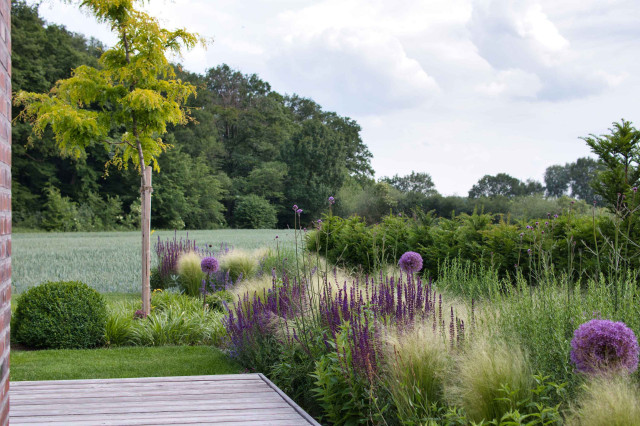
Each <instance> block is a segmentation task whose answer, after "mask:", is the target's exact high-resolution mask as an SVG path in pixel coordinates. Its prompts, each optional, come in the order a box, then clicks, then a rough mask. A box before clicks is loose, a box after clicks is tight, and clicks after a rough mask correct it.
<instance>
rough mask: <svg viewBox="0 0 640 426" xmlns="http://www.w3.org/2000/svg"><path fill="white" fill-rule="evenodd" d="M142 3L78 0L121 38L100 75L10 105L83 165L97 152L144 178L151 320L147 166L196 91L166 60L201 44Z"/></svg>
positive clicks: (81, 74) (22, 96)
mask: <svg viewBox="0 0 640 426" xmlns="http://www.w3.org/2000/svg"><path fill="white" fill-rule="evenodd" d="M138 3H143V0H81V1H79V4H80V6H81V7H82V8H84V9H86V10H88V11H89V12H90V13H91V14H93V15H94V16H95V17H96V18H97V19H98V20H99V21H100V22H104V23H107V24H108V25H109V26H110V27H111V29H112V31H114V32H115V33H116V34H117V35H118V42H117V43H116V45H115V46H114V47H112V48H111V49H108V50H107V51H105V52H104V53H103V54H102V56H101V57H100V65H101V66H100V67H99V68H94V67H90V66H85V65H83V66H79V67H77V68H76V69H75V70H74V71H73V74H72V76H71V77H70V78H68V79H66V80H60V81H58V82H57V83H56V85H55V87H54V88H53V89H52V90H51V91H50V92H49V93H47V94H39V93H27V92H19V93H18V94H17V95H16V96H15V98H14V102H15V104H16V105H17V106H22V107H24V109H23V110H22V112H21V114H20V117H21V118H22V119H24V120H26V121H29V122H31V123H32V124H33V132H34V134H35V135H36V136H41V135H42V134H43V132H44V131H45V129H46V128H47V127H49V126H50V127H51V129H52V130H53V133H54V135H55V140H56V143H57V145H58V148H59V149H60V150H61V151H62V152H63V153H65V154H68V155H71V156H75V157H80V156H83V155H85V150H86V149H87V148H88V147H90V146H92V145H94V144H102V145H104V147H105V148H106V149H107V150H109V152H110V154H111V158H110V160H109V161H108V164H111V165H115V166H116V167H125V168H126V167H127V166H128V164H129V163H133V165H134V166H135V167H136V168H137V169H138V170H139V172H140V176H141V197H142V200H141V204H142V212H141V215H142V235H143V237H142V246H143V267H142V304H143V309H144V311H145V312H147V313H148V312H149V309H150V298H149V267H150V261H149V257H150V253H149V232H148V227H149V223H150V222H149V220H150V211H149V209H150V205H151V204H150V197H151V182H150V178H151V173H150V171H151V169H150V167H151V166H154V167H155V168H156V170H158V162H157V157H158V156H159V155H160V154H161V153H162V152H163V151H165V150H166V149H167V148H168V145H167V144H165V143H164V142H163V141H162V139H161V136H162V135H163V134H164V133H165V132H166V131H167V124H184V123H186V122H187V120H188V116H187V114H186V111H185V109H184V107H183V106H184V103H185V102H186V100H187V98H188V97H189V96H191V95H195V93H196V90H195V87H194V86H193V85H191V84H188V83H184V82H182V81H181V80H178V79H176V78H175V73H174V70H173V68H172V66H171V64H170V63H169V61H168V60H167V57H166V54H167V53H175V54H179V53H180V50H181V48H183V47H186V48H192V47H194V46H195V45H196V43H198V41H199V38H198V36H197V35H195V34H191V33H189V32H187V31H186V30H184V29H178V30H175V31H169V30H166V29H164V28H162V27H160V25H159V24H158V21H157V20H156V19H155V18H153V17H151V16H149V15H148V14H146V13H144V12H142V11H140V10H138V9H136V7H135V6H136V4H138Z"/></svg>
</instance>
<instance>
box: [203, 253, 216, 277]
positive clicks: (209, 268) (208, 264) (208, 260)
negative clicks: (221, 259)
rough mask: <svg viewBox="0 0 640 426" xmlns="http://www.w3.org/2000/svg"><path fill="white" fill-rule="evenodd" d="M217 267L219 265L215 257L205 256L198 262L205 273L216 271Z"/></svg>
mask: <svg viewBox="0 0 640 426" xmlns="http://www.w3.org/2000/svg"><path fill="white" fill-rule="evenodd" d="M219 268H220V265H219V264H218V260H217V259H216V258H215V257H205V258H204V259H202V262H200V269H202V272H204V273H205V274H213V273H215V272H218V269H219Z"/></svg>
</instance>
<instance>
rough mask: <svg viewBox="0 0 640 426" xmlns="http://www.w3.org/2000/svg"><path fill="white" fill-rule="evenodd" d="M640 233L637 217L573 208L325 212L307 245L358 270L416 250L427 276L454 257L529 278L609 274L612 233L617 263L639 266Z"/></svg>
mask: <svg viewBox="0 0 640 426" xmlns="http://www.w3.org/2000/svg"><path fill="white" fill-rule="evenodd" d="M639 230H640V226H638V222H637V221H635V222H634V221H632V222H618V227H617V228H616V220H615V218H613V217H612V216H609V215H605V214H601V215H596V216H591V215H579V216H578V215H576V214H575V213H571V212H570V211H569V212H565V213H564V214H559V215H557V217H556V215H554V214H549V215H548V216H547V217H545V218H541V219H537V220H530V221H512V220H510V219H509V218H508V217H504V216H502V215H490V214H477V213H474V214H471V215H468V214H461V215H458V216H455V217H452V218H442V217H439V218H436V217H435V216H434V215H432V214H426V213H422V212H418V213H416V214H414V215H413V216H411V217H406V216H396V215H389V216H386V217H384V218H382V220H381V221H380V223H378V224H375V225H369V226H368V225H367V224H366V222H365V220H364V219H363V218H360V217H358V216H352V217H350V218H347V219H343V218H340V217H337V216H331V217H328V216H327V217H324V218H323V223H322V227H321V229H320V230H315V231H310V232H308V233H307V236H306V244H307V247H308V249H309V250H311V251H316V250H317V251H319V252H320V253H321V254H322V255H326V256H327V258H328V259H329V260H330V261H331V262H334V263H337V264H340V265H343V266H346V267H352V268H357V269H362V270H363V272H372V271H375V270H377V269H378V268H379V267H380V266H382V265H385V264H389V263H392V264H395V263H397V262H398V259H399V258H400V256H401V255H402V254H403V253H404V252H406V251H415V252H418V253H420V255H421V256H422V257H423V260H424V265H425V266H424V272H425V274H427V275H429V276H432V277H435V276H437V275H438V271H439V268H440V267H441V266H442V265H443V263H444V262H445V261H447V260H451V259H459V260H461V261H463V262H470V263H472V264H473V265H475V266H482V267H488V268H492V269H494V270H497V271H498V272H499V273H500V275H501V276H503V277H504V276H514V275H515V274H516V273H517V272H520V273H522V274H524V276H525V277H527V276H528V275H529V274H530V273H534V274H539V273H542V272H543V271H542V270H543V269H545V268H546V270H549V269H550V268H552V269H553V271H554V272H566V273H567V274H571V275H572V277H573V278H574V279H577V278H579V277H580V276H586V275H589V276H593V274H597V273H600V272H601V273H604V274H608V273H611V272H612V270H611V268H612V266H613V265H612V262H610V259H611V258H612V256H613V254H614V245H615V236H616V234H617V235H618V249H617V250H619V253H621V254H622V258H621V262H622V266H625V267H626V266H629V267H637V266H638V263H639V259H640V256H638V255H640V247H637V246H636V245H634V244H633V243H632V242H633V241H638V239H639V237H640V232H639ZM627 236H628V238H627ZM596 247H597V249H598V255H596V252H595V251H596ZM529 250H531V251H530V252H529ZM598 260H599V262H598ZM516 265H517V266H516Z"/></svg>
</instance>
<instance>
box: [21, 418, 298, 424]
mask: <svg viewBox="0 0 640 426" xmlns="http://www.w3.org/2000/svg"><path fill="white" fill-rule="evenodd" d="M12 424H20V425H23V426H36V425H42V423H38V422H36V423H13V422H12ZM212 424H213V425H216V424H217V425H230V426H309V423H308V422H306V421H305V420H302V419H301V418H300V417H298V418H297V419H271V420H265V419H260V420H246V419H239V420H228V419H226V420H221V421H217V420H216V419H208V420H205V421H203V420H202V419H184V420H180V421H178V422H175V421H173V420H166V421H163V420H152V421H148V420H123V421H122V422H115V423H114V422H110V421H108V420H104V421H99V420H98V421H89V422H79V423H57V424H56V423H53V425H65V426H66V425H74V426H75V425H78V426H79V425H83V426H97V425H119V426H130V425H134V426H155V425H190V426H208V425H212Z"/></svg>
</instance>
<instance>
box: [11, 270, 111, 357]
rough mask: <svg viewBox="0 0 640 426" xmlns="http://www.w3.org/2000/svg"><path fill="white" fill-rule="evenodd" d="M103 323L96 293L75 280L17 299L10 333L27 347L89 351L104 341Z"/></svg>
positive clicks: (104, 315)
mask: <svg viewBox="0 0 640 426" xmlns="http://www.w3.org/2000/svg"><path fill="white" fill-rule="evenodd" d="M106 322H107V309H106V305H105V301H104V298H103V297H102V295H101V294H100V293H98V292H97V291H96V290H94V289H92V288H90V287H89V286H87V285H86V284H84V283H82V282H79V281H57V282H46V283H44V284H41V285H39V286H37V287H33V288H31V289H29V290H28V291H27V292H25V293H23V294H22V295H21V296H20V297H19V298H18V306H17V307H16V311H15V314H14V319H13V324H12V327H11V328H12V330H11V331H12V334H13V335H14V336H15V339H16V342H18V343H21V344H23V345H25V346H28V347H30V348H35V349H75V348H91V347H96V346H99V345H101V344H102V343H103V342H104V338H105V328H106Z"/></svg>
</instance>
